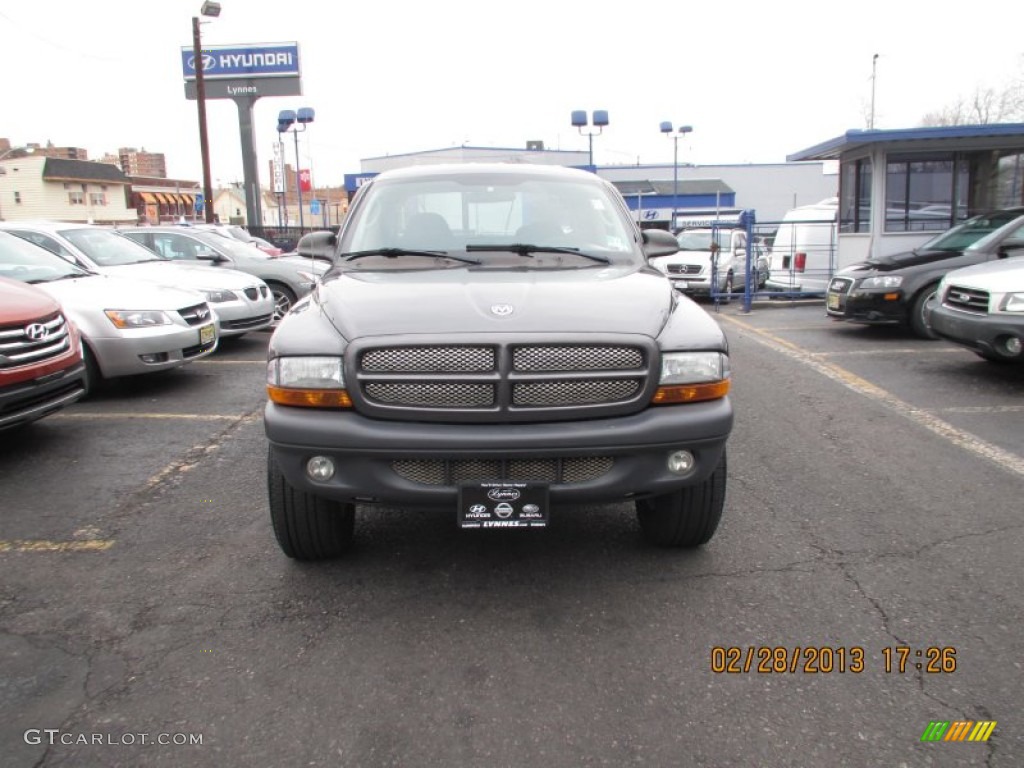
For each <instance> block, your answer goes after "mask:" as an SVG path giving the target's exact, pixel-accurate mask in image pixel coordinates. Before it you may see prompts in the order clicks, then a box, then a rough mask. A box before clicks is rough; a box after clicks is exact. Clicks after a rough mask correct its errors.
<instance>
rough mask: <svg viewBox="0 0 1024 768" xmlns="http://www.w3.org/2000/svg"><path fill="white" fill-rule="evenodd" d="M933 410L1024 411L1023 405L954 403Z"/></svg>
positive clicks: (964, 411) (967, 411) (963, 411)
mask: <svg viewBox="0 0 1024 768" xmlns="http://www.w3.org/2000/svg"><path fill="white" fill-rule="evenodd" d="M934 410H937V411H938V412H939V413H1024V405H960V406H956V405H954V406H950V407H948V408H936V409H934Z"/></svg>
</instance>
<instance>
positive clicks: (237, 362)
mask: <svg viewBox="0 0 1024 768" xmlns="http://www.w3.org/2000/svg"><path fill="white" fill-rule="evenodd" d="M266 364H267V361H266V360H210V359H209V358H204V359H202V360H196V361H195V362H194V363H192V365H266Z"/></svg>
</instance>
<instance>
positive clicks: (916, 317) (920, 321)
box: [910, 285, 939, 339]
mask: <svg viewBox="0 0 1024 768" xmlns="http://www.w3.org/2000/svg"><path fill="white" fill-rule="evenodd" d="M937 288H938V286H937V285H929V286H927V287H925V288H922V289H921V292H920V293H919V294H917V296H915V297H914V302H913V304H911V305H910V330H912V331H913V332H914V334H915V335H917V336H920V337H921V338H922V339H937V338H939V337H938V336H936V335H935V332H934V331H932V328H931V326H930V325H928V322H927V320H926V319H925V314H924V308H925V306H926V305H927V304H928V302H929V301H931V300H932V299H934V298H935V294H936V289H937Z"/></svg>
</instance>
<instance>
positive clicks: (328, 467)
mask: <svg viewBox="0 0 1024 768" xmlns="http://www.w3.org/2000/svg"><path fill="white" fill-rule="evenodd" d="M306 474H307V475H309V479H310V480H316V481H317V482H320V483H325V482H327V481H328V480H330V479H331V478H332V477H334V462H333V461H332V460H331V459H329V458H328V457H326V456H314V457H313V458H312V459H310V460H309V461H307V462H306Z"/></svg>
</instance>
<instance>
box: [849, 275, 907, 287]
mask: <svg viewBox="0 0 1024 768" xmlns="http://www.w3.org/2000/svg"><path fill="white" fill-rule="evenodd" d="M902 282H903V277H902V276H901V275H880V276H878V277H865V278H864V279H863V280H861V282H860V285H859V286H858V288H899V287H900V284H901V283H902Z"/></svg>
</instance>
